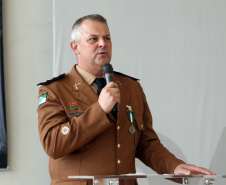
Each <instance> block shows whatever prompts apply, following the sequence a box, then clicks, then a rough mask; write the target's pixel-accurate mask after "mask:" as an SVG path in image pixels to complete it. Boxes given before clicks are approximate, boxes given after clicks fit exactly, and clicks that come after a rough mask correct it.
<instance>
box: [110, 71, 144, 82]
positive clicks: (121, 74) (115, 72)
mask: <svg viewBox="0 0 226 185" xmlns="http://www.w3.org/2000/svg"><path fill="white" fill-rule="evenodd" d="M114 74H117V75H119V76H124V77H127V78H130V79H132V80H135V81H139V80H140V79H137V78H134V77H131V76H128V75H126V74H123V73H120V72H117V71H114Z"/></svg>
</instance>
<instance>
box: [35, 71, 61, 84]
mask: <svg viewBox="0 0 226 185" xmlns="http://www.w3.org/2000/svg"><path fill="white" fill-rule="evenodd" d="M64 76H65V73H63V74H61V75H59V76H56V77H54V78H51V79H49V80H46V81H45V82H40V83H39V84H37V85H48V84H50V83H52V82H54V81H57V80H59V79H61V78H63V77H64Z"/></svg>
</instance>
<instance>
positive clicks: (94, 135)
mask: <svg viewBox="0 0 226 185" xmlns="http://www.w3.org/2000/svg"><path fill="white" fill-rule="evenodd" d="M114 81H115V82H116V83H117V84H118V86H119V89H120V95H121V103H120V104H119V105H118V107H119V108H118V109H119V111H118V117H117V122H116V121H115V119H114V117H113V116H112V114H111V113H110V114H109V115H106V114H105V113H104V111H103V110H102V108H101V107H100V105H99V103H98V96H97V94H96V93H95V92H94V90H93V89H92V88H91V87H90V86H89V85H88V84H87V83H86V82H85V81H84V79H83V78H82V77H81V76H80V75H79V74H78V72H77V70H76V66H73V68H72V70H71V72H70V73H68V74H66V75H65V76H63V77H62V78H60V79H58V80H56V81H54V82H52V83H50V84H48V83H46V84H48V85H43V86H41V87H40V89H39V96H43V95H44V96H45V99H44V100H42V102H41V105H40V106H39V108H38V122H39V124H38V128H39V135H40V140H41V143H42V146H43V148H44V150H45V152H46V153H47V154H48V155H49V157H50V158H49V171H50V176H51V185H77V184H88V182H87V181H75V180H73V179H68V176H71V175H76V176H79V175H117V174H127V173H135V172H136V169H135V158H139V159H140V160H141V161H142V162H144V163H145V164H146V165H147V166H149V167H151V168H152V169H153V170H155V171H156V172H157V173H160V174H164V173H173V172H174V169H175V167H176V166H177V165H179V164H181V163H184V162H183V161H181V160H179V159H177V158H176V157H175V156H174V155H172V154H171V153H170V152H169V151H168V150H167V149H166V148H164V147H163V146H162V144H161V143H160V141H159V138H158V137H157V135H156V133H155V131H154V130H153V128H152V116H151V113H150V110H149V107H148V104H147V101H146V98H145V95H144V93H143V90H142V88H141V86H140V84H139V83H138V82H137V81H135V80H133V79H131V78H128V77H126V76H123V75H118V74H114ZM77 84H79V85H77ZM126 105H129V106H131V107H132V110H133V111H134V115H135V121H134V122H133V125H134V126H135V128H136V131H135V133H134V134H131V133H130V132H129V127H130V126H131V124H132V123H131V122H130V121H129V118H128V115H127V110H128V109H127V107H126Z"/></svg>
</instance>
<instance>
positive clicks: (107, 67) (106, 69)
mask: <svg viewBox="0 0 226 185" xmlns="http://www.w3.org/2000/svg"><path fill="white" fill-rule="evenodd" d="M107 73H113V67H112V65H111V64H109V63H106V64H104V65H103V74H104V75H105V74H107Z"/></svg>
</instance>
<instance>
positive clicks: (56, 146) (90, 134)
mask: <svg viewBox="0 0 226 185" xmlns="http://www.w3.org/2000/svg"><path fill="white" fill-rule="evenodd" d="M39 97H40V99H39V108H38V110H37V112H38V130H39V136H40V140H41V143H42V146H43V148H44V150H45V152H46V153H47V154H48V155H49V156H50V157H51V158H53V159H57V158H60V157H64V156H66V155H68V154H70V153H72V152H74V151H76V150H77V149H79V148H80V147H81V146H83V145H85V144H87V143H88V142H89V141H91V140H92V139H93V138H95V137H96V136H97V135H98V134H100V133H102V132H103V131H104V130H106V129H107V128H109V127H110V126H111V125H112V123H111V122H110V121H109V119H108V117H107V116H106V114H105V113H104V111H103V110H102V108H101V107H100V105H99V103H98V102H96V103H94V104H92V105H90V106H89V107H88V108H87V109H86V111H85V112H84V113H83V114H82V115H81V116H79V117H73V118H72V119H71V120H69V119H68V117H67V115H66V112H65V110H64V108H63V106H62V104H61V102H60V100H59V98H58V97H57V95H56V94H55V93H54V92H53V91H52V90H51V89H50V88H49V87H47V86H42V87H40V89H39Z"/></svg>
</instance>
